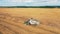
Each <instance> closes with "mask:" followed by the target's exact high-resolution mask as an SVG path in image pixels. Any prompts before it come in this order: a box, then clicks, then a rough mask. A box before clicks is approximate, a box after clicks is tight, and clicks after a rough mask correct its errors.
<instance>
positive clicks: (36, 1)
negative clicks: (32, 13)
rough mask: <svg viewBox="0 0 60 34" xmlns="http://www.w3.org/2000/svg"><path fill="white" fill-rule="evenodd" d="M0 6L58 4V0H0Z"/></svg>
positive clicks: (59, 2)
mask: <svg viewBox="0 0 60 34" xmlns="http://www.w3.org/2000/svg"><path fill="white" fill-rule="evenodd" d="M0 6H60V0H0Z"/></svg>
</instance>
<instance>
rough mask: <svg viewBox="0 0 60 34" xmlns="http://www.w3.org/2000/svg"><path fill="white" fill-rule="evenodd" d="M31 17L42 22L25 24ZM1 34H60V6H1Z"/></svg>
mask: <svg viewBox="0 0 60 34" xmlns="http://www.w3.org/2000/svg"><path fill="white" fill-rule="evenodd" d="M29 18H34V19H37V20H39V21H40V24H39V25H38V26H31V25H25V24H24V22H25V21H26V20H28V19H29ZM0 34H60V8H0Z"/></svg>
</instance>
